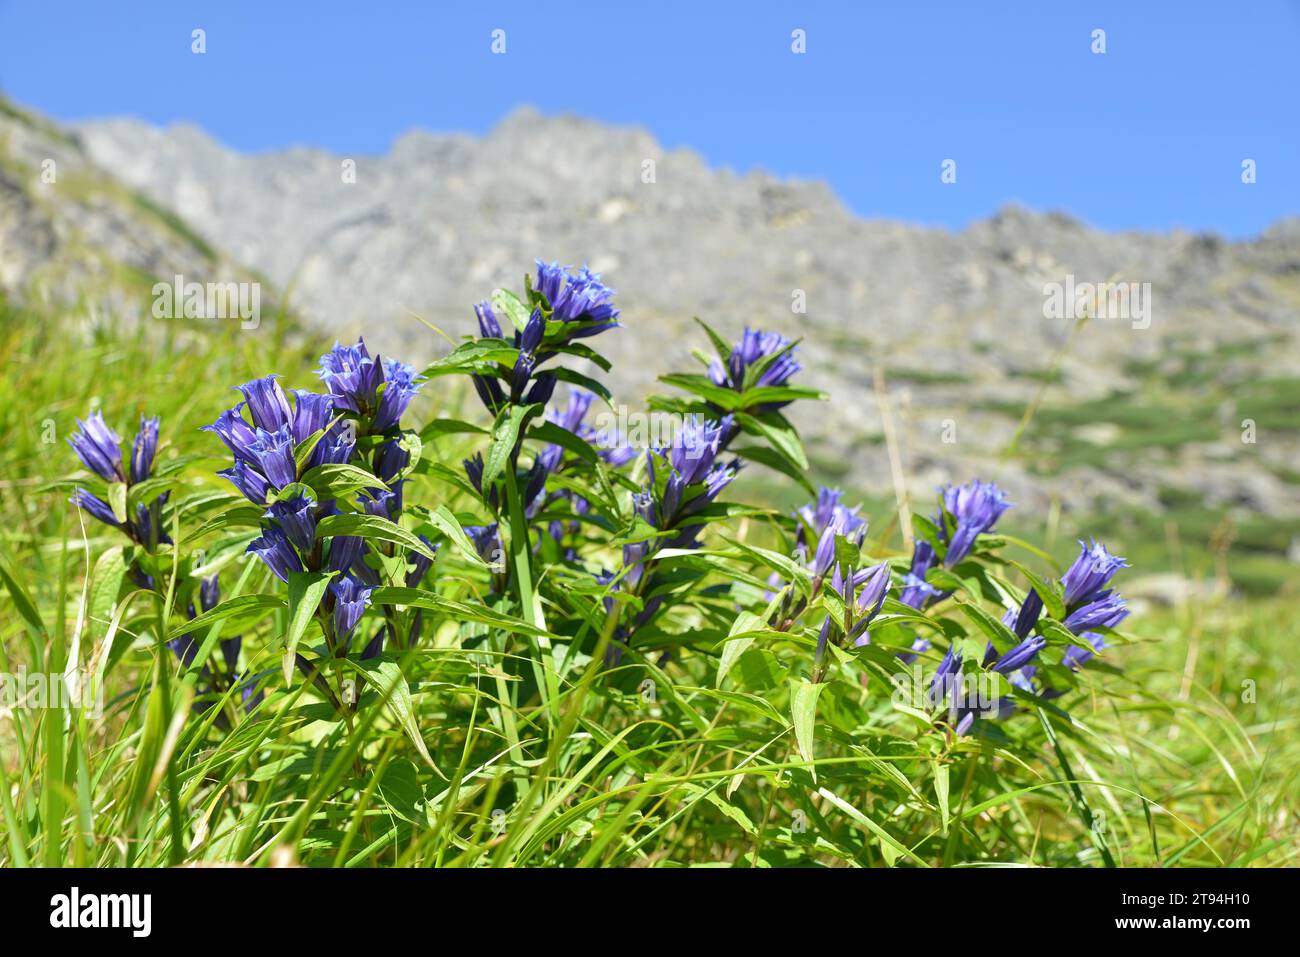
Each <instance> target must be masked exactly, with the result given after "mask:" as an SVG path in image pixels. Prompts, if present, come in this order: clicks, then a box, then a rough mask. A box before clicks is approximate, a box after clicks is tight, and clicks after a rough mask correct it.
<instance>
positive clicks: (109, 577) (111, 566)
mask: <svg viewBox="0 0 1300 957" xmlns="http://www.w3.org/2000/svg"><path fill="white" fill-rule="evenodd" d="M126 570H127V569H126V561H125V560H124V557H123V552H122V546H120V545H114V546H113V547H112V548H110V549H108V550H107V551H106V552H104V554H102V555H100V556H99V558H98V559H96V561H95V570H94V571H93V572H91V575H90V620H91V621H95V622H103V623H105V624H107V623H108V622H109V620H110V619H111V618H112V617H113V606H114V605H116V604H117V595H118V592H120V591H121V590H122V581H123V580H124V579H125V578H126Z"/></svg>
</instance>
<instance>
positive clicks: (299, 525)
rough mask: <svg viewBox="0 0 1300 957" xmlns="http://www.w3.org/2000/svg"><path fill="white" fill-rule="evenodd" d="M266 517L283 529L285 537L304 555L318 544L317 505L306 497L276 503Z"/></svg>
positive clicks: (296, 497) (301, 496)
mask: <svg viewBox="0 0 1300 957" xmlns="http://www.w3.org/2000/svg"><path fill="white" fill-rule="evenodd" d="M266 517H267V518H269V519H271V520H273V521H274V522H275V523H276V524H277V525H279V526H280V528H281V529H283V531H284V534H285V536H286V537H287V538H288V539H289V541H290V542H292V543H293V545H294V547H296V548H298V549H299V550H300V551H302V552H303V554H307V553H309V552H311V550H312V548H313V546H314V545H315V544H316V503H315V502H313V501H312V500H311V499H309V498H307V497H306V496H304V495H295V496H294V497H293V498H290V499H284V500H282V501H279V502H276V503H275V504H274V505H272V506H271V507H270V508H268V509H267V510H266Z"/></svg>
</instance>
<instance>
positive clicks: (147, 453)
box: [68, 412, 171, 588]
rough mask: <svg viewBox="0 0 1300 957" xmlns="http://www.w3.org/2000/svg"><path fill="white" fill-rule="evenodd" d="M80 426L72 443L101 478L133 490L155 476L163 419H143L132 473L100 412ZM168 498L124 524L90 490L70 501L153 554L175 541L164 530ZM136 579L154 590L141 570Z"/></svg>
mask: <svg viewBox="0 0 1300 957" xmlns="http://www.w3.org/2000/svg"><path fill="white" fill-rule="evenodd" d="M77 424H78V425H79V426H80V429H79V430H78V431H77V433H76V434H75V435H73V436H72V437H71V438H70V439H69V440H68V441H69V443H70V444H71V445H72V448H73V451H75V452H76V453H77V457H78V458H79V459H80V460H81V462H82V464H84V465H85V466H86V467H87V468H89V469H90V470H91V471H93V472H94V473H95V474H96V475H98V476H99V477H100V478H102V479H104V480H105V481H107V482H110V483H116V482H122V483H125V484H126V485H127V486H128V488H129V487H130V486H134V485H138V484H139V483H141V482H143V481H145V480H146V479H148V478H149V476H150V475H151V474H152V473H153V466H154V459H155V457H156V456H157V454H158V424H159V419H158V418H157V417H156V416H155V417H152V418H150V417H148V416H144V415H142V416H140V431H139V432H138V433H137V434H136V437H135V442H134V444H133V445H132V450H131V466H130V469H129V473H124V472H123V468H122V449H121V440H120V439H119V438H118V436H117V433H116V432H114V431H113V430H112V429H110V428H109V427H108V424H107V423H105V422H104V417H103V416H102V415H101V414H100V413H98V412H92V413H91V414H90V415H88V416H87V417H86V421H85V422H82V421H80V420H78V423H77ZM168 495H169V493H167V492H163V493H162V494H160V495H156V496H154V497H153V499H152V500H151V501H150V502H149V503H148V504H147V505H146V504H140V505H137V506H136V510H135V514H134V516H130V517H128V518H127V519H126V520H124V521H119V520H118V518H117V516H116V515H115V514H113V509H112V507H111V506H110V505H109V504H108V503H107V502H105V501H104V500H103V499H102V498H100V497H99V496H98V495H95V494H94V493H93V492H90V491H88V490H87V489H84V488H81V487H78V488H76V489H75V490H74V491H73V494H72V497H71V498H70V499H69V501H70V502H72V504H74V505H76V506H77V507H78V508H80V509H82V510H83V511H85V512H86V513H87V514H88V515H90V516H91V517H92V518H94V519H96V520H97V521H100V522H103V523H104V524H105V525H111V526H112V527H113V528H116V529H119V530H120V531H123V532H125V533H126V534H127V535H129V536H130V537H131V539H132V540H133V541H135V542H138V543H139V544H141V545H143V546H144V547H145V549H146V550H147V551H150V552H152V551H153V550H154V549H155V548H156V547H157V546H158V544H159V543H160V542H161V543H170V542H171V538H169V537H168V535H167V533H166V532H165V531H164V530H163V528H162V510H163V507H164V506H165V505H166V504H167V499H168ZM132 577H134V578H135V579H136V581H137V583H141V582H145V583H148V587H150V588H152V579H151V578H150V577H149V576H148V575H145V574H143V572H141V571H140V570H139V569H138V568H135V567H133V568H132ZM142 587H145V586H143V585H142Z"/></svg>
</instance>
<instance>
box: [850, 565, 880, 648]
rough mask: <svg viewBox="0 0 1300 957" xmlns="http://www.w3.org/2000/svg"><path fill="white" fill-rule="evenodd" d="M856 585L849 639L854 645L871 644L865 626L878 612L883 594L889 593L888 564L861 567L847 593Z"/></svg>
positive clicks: (866, 626) (869, 623) (868, 624)
mask: <svg viewBox="0 0 1300 957" xmlns="http://www.w3.org/2000/svg"><path fill="white" fill-rule="evenodd" d="M858 587H860V588H861V591H859V592H858V601H857V619H856V620H855V621H854V622H853V629H852V630H851V631H850V632H849V640H850V641H852V642H853V644H854V646H855V647H861V646H862V645H869V644H871V635H870V634H869V633H868V632H867V628H868V627H869V626H870V625H871V622H872V619H874V618H875V617H876V615H878V614H880V607H881V606H882V605H883V604H884V603H885V596H886V595H887V594H889V564H888V563H887V562H881V563H880V564H878V565H873V566H872V567H870V568H865V569H862V571H861V572H859V573H858V574H857V575H854V577H853V581H852V582H851V584H850V586H849V593H850V594H851V591H852V589H853V588H858Z"/></svg>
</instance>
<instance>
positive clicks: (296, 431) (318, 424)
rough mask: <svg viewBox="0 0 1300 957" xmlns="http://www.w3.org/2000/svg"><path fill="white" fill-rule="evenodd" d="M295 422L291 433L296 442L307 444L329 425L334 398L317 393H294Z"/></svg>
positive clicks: (296, 391) (292, 424) (300, 391)
mask: <svg viewBox="0 0 1300 957" xmlns="http://www.w3.org/2000/svg"><path fill="white" fill-rule="evenodd" d="M293 396H294V406H293V421H292V423H291V428H290V431H292V432H293V440H294V442H306V441H307V440H308V439H309V438H311V437H312V436H313V435H315V434H316V433H317V432H319V431H320V430H321V429H323V428H325V426H326V425H328V424H329V421H330V416H331V415H333V413H334V398H333V396H328V395H321V394H319V393H317V392H305V391H303V390H302V389H295V390H294V391H293Z"/></svg>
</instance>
